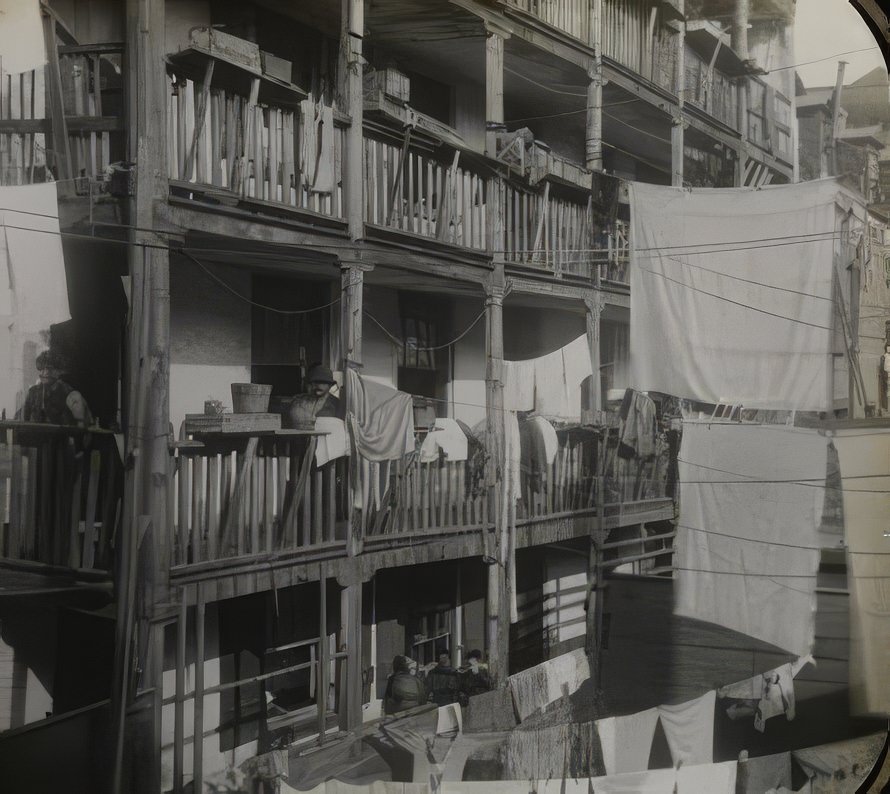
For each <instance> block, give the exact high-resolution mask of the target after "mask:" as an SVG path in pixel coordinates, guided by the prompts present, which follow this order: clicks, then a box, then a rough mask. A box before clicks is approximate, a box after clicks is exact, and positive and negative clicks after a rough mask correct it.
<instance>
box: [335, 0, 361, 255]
mask: <svg viewBox="0 0 890 794" xmlns="http://www.w3.org/2000/svg"><path fill="white" fill-rule="evenodd" d="M341 17H342V25H341V37H340V38H341V41H340V51H341V59H340V60H341V68H342V69H344V70H345V74H343V75H342V77H341V81H340V82H341V86H342V91H343V93H344V94H345V100H346V102H345V108H346V113H347V114H348V115H349V118H350V125H349V128H348V129H347V130H346V146H345V149H346V151H345V152H344V157H343V161H344V162H343V169H344V174H343V184H344V185H345V187H346V199H345V201H346V220H347V223H348V227H349V236H350V238H351V239H353V240H359V239H361V237H362V236H363V235H364V206H363V204H364V202H363V195H362V194H363V190H362V182H363V180H362V165H363V164H362V123H363V107H364V94H363V87H362V64H363V62H364V59H363V57H362V37H363V36H364V30H365V4H364V0H342V13H341Z"/></svg>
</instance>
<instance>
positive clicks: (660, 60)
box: [602, 0, 679, 93]
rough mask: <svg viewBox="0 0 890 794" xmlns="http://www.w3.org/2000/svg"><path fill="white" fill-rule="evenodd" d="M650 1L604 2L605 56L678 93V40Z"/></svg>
mask: <svg viewBox="0 0 890 794" xmlns="http://www.w3.org/2000/svg"><path fill="white" fill-rule="evenodd" d="M661 13H662V12H661V11H660V10H658V8H657V6H654V5H653V3H652V2H651V0H603V28H602V36H603V44H602V47H603V55H605V56H607V57H609V58H611V59H612V60H614V61H616V62H618V63H620V64H621V65H622V66H626V67H627V68H628V69H630V70H631V71H633V72H635V73H636V74H638V75H640V76H641V77H644V78H645V79H647V80H649V81H651V82H653V83H655V84H656V85H658V86H660V87H661V88H664V89H665V90H667V91H670V92H672V93H676V90H677V62H678V58H677V55H678V51H679V50H678V44H679V37H678V35H677V34H676V33H675V32H674V31H672V30H671V29H670V28H668V27H666V26H665V25H663V24H662V23H661Z"/></svg>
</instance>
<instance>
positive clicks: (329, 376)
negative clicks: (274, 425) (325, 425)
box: [286, 364, 341, 427]
mask: <svg viewBox="0 0 890 794" xmlns="http://www.w3.org/2000/svg"><path fill="white" fill-rule="evenodd" d="M306 380H307V381H308V384H309V388H308V389H307V391H306V393H305V394H299V395H297V396H296V397H294V399H293V401H292V402H291V404H290V406H288V409H287V414H286V420H287V423H288V425H289V426H290V427H305V426H307V425H312V424H314V423H315V419H316V417H319V416H337V417H339V416H340V415H341V414H340V400H338V399H337V398H336V397H334V395H333V394H331V387H332V386H333V385H334V384H335V383H336V381H335V380H334V375H333V373H332V372H331V371H330V370H329V369H328V368H327V367H323V366H322V365H321V364H313V365H312V366H311V367H310V368H309V375H308V376H307V378H306Z"/></svg>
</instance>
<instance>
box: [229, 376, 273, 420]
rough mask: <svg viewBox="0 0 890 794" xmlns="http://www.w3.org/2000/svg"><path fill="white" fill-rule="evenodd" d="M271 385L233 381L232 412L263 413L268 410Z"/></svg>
mask: <svg viewBox="0 0 890 794" xmlns="http://www.w3.org/2000/svg"><path fill="white" fill-rule="evenodd" d="M271 396H272V387H271V386H268V385H266V384H265V383H233V384H232V413H234V414H263V413H266V411H268V410H269V398H270V397H271Z"/></svg>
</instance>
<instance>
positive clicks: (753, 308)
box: [640, 267, 834, 331]
mask: <svg viewBox="0 0 890 794" xmlns="http://www.w3.org/2000/svg"><path fill="white" fill-rule="evenodd" d="M640 270H642V271H644V272H646V273H651V274H652V275H653V276H661V278H663V279H665V280H666V281H671V282H673V283H674V284H678V285H679V286H681V287H685V288H686V289H689V290H692V291H693V292H700V293H701V294H702V295H708V296H710V297H712V298H716V299H717V300H721V301H725V302H726V303H730V304H732V305H733V306H739V307H741V308H743V309H750V310H751V311H754V312H758V313H760V314H765V315H767V316H769V317H775V318H777V319H779V320H787V321H788V322H792V323H798V324H799V325H805V326H808V327H810V328H818V329H819V330H820V331H833V330H834V329H833V328H831V327H830V326H826V325H819V324H818V323H811V322H808V321H807V320H799V319H797V318H796V317H788V316H786V315H784V314H777V313H776V312H771V311H768V310H767V309H761V308H759V307H757V306H751V305H750V304H748V303H742V302H741V301H736V300H733V299H732V298H727V297H726V296H725V295H718V294H717V293H716V292H708V290H704V289H700V288H699V287H694V286H692V285H691V284H687V283H686V282H684V281H679V280H678V279H675V278H671V277H670V276H668V275H666V274H665V273H658V272H657V271H655V270H650V269H649V268H645V267H640Z"/></svg>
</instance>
